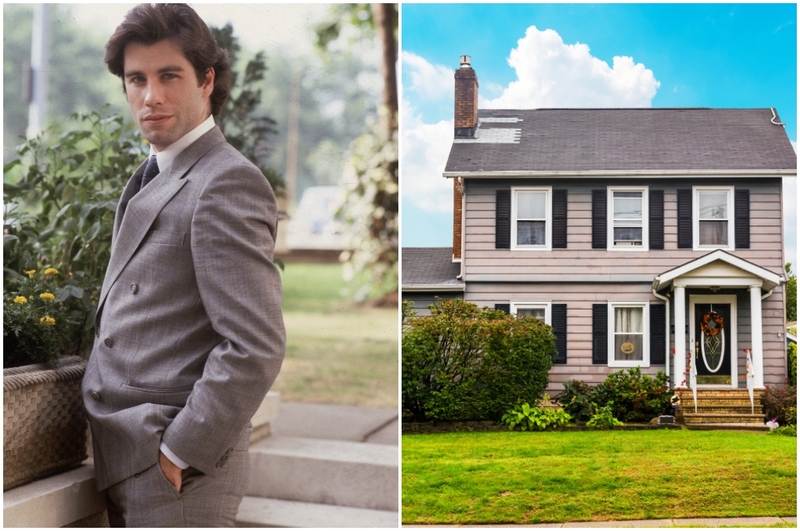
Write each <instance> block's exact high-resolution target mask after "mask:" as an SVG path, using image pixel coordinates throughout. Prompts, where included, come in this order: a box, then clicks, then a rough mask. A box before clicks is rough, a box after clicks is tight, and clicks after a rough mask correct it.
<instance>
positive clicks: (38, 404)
mask: <svg viewBox="0 0 800 531" xmlns="http://www.w3.org/2000/svg"><path fill="white" fill-rule="evenodd" d="M85 370H86V362H85V361H84V360H83V359H81V358H80V357H78V356H70V357H66V358H62V359H61V360H60V362H59V366H58V368H57V369H52V368H50V367H49V366H48V365H45V364H35V365H26V366H24V367H15V368H12V369H3V490H4V491H6V490H8V489H10V488H13V487H16V486H19V485H22V484H24V483H28V482H29V481H32V480H34V479H36V478H38V477H41V476H44V475H47V474H51V473H54V472H57V471H61V470H64V469H66V468H69V467H70V466H73V465H77V464H79V463H81V462H82V461H83V460H84V459H86V458H87V452H86V448H87V440H86V428H87V422H86V415H85V414H84V409H83V400H82V398H81V381H82V380H83V373H84V371H85Z"/></svg>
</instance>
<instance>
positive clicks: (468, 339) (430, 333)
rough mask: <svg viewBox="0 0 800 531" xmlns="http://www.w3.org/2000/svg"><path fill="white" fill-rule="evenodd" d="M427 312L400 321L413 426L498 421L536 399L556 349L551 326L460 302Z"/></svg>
mask: <svg viewBox="0 0 800 531" xmlns="http://www.w3.org/2000/svg"><path fill="white" fill-rule="evenodd" d="M430 309H431V314H430V315H426V316H413V315H412V316H407V317H406V321H405V327H404V334H403V362H402V403H403V410H404V412H405V413H408V414H410V415H411V416H412V417H413V418H414V420H417V421H430V420H494V421H499V420H500V418H501V417H502V415H503V413H505V411H506V409H507V408H508V404H514V403H519V402H523V401H527V402H529V403H533V402H535V401H537V400H538V399H539V398H541V396H542V394H543V393H544V390H545V388H546V387H547V373H548V371H549V370H550V367H551V366H552V363H553V358H554V356H555V352H556V350H555V337H554V335H553V331H552V328H551V327H550V326H548V325H547V324H545V323H544V322H542V321H540V320H538V319H534V318H532V317H516V316H513V315H508V314H506V313H505V312H503V311H499V310H491V309H488V308H482V309H480V308H478V307H477V306H476V305H474V304H471V303H468V302H464V301H462V300H449V301H441V302H439V303H437V304H435V305H432V306H430Z"/></svg>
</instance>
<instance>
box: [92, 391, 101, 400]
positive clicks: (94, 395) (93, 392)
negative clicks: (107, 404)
mask: <svg viewBox="0 0 800 531" xmlns="http://www.w3.org/2000/svg"><path fill="white" fill-rule="evenodd" d="M91 396H92V399H94V400H97V401H98V402H99V401H100V393H98V392H97V391H92V395H91Z"/></svg>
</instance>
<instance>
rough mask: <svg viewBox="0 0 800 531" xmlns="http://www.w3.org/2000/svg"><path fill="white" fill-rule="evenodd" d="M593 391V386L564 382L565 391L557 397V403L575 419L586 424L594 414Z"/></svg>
mask: <svg viewBox="0 0 800 531" xmlns="http://www.w3.org/2000/svg"><path fill="white" fill-rule="evenodd" d="M592 389H593V388H592V386H590V385H589V384H587V383H584V382H582V381H580V380H569V381H567V382H564V391H562V392H561V393H560V394H559V395H558V396H556V401H557V402H558V403H559V404H561V407H563V408H564V411H566V412H567V413H569V414H570V416H572V418H573V419H575V420H576V421H580V422H586V421H587V420H589V419H590V418H591V417H592V414H593V413H594V409H593V407H592Z"/></svg>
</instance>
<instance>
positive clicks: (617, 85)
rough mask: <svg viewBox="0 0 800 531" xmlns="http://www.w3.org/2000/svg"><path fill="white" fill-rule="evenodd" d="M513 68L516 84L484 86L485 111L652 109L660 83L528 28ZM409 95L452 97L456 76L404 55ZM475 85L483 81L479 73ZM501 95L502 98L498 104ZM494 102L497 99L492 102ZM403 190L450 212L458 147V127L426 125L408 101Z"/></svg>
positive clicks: (622, 62)
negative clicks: (447, 175)
mask: <svg viewBox="0 0 800 531" xmlns="http://www.w3.org/2000/svg"><path fill="white" fill-rule="evenodd" d="M508 63H509V65H511V67H512V68H514V69H515V70H516V73H517V79H516V80H515V81H513V82H511V83H510V84H509V85H508V86H507V87H503V86H499V85H497V84H496V83H494V82H492V81H486V82H483V83H482V84H481V91H482V95H481V96H480V101H479V106H480V107H481V108H484V109H486V108H507V109H532V108H543V107H649V106H650V105H651V100H652V98H653V96H655V93H656V90H657V89H658V87H659V85H660V83H659V82H658V81H657V80H656V79H655V77H654V76H653V72H652V71H651V70H649V69H647V68H645V67H644V65H642V64H636V63H634V61H633V59H631V58H630V57H615V58H614V61H613V67H610V66H609V65H608V64H607V63H606V62H604V61H601V60H600V59H598V58H596V57H593V56H592V55H591V53H590V51H589V47H588V46H587V45H585V44H572V45H567V44H564V41H563V40H562V39H561V37H560V36H559V34H558V33H556V32H555V31H553V30H549V29H548V30H544V31H540V30H538V29H537V28H536V27H535V26H531V27H530V28H528V30H527V32H526V33H525V36H524V37H523V38H521V39H520V40H519V41H518V42H517V47H516V48H514V49H513V50H511V52H510V54H509V57H508ZM402 64H403V70H404V77H405V76H406V74H407V79H408V80H410V85H408V82H406V84H405V85H404V86H403V88H404V90H405V92H406V94H408V95H409V96H413V97H414V98H421V99H424V100H427V101H440V100H442V99H444V98H446V97H449V98H452V95H453V90H454V89H453V69H452V68H449V67H446V66H442V65H434V64H431V63H430V62H429V61H427V60H426V59H425V58H423V57H420V56H418V55H416V54H413V53H410V52H403V53H402ZM476 69H477V70H478V78H479V79H480V76H481V74H480V67H476ZM498 95H499V96H498ZM494 96H497V97H496V98H494V99H489V98H491V97H494ZM401 112H402V118H401V123H402V131H403V137H402V154H401V156H402V159H401V160H402V164H401V183H402V185H401V190H402V193H403V196H404V197H406V198H407V199H409V200H411V201H412V202H413V203H414V204H415V205H417V206H418V207H419V208H421V209H423V210H426V211H428V212H452V209H453V205H452V193H453V192H452V186H453V185H452V183H451V182H450V180H448V179H444V178H443V177H442V172H443V171H444V166H445V164H446V162H447V156H448V154H449V153H450V146H451V145H452V141H453V121H452V120H447V121H441V122H438V123H436V124H429V123H425V121H424V117H423V116H420V114H419V113H418V112H417V111H416V109H414V108H413V107H412V106H411V104H410V103H409V102H408V101H407V100H406V99H405V98H403V101H402V104H401Z"/></svg>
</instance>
